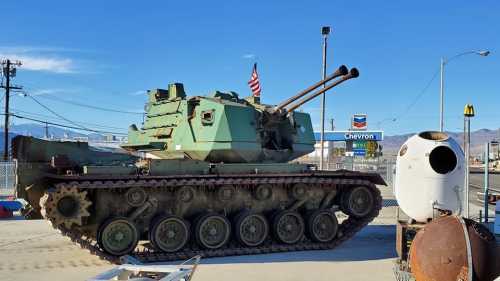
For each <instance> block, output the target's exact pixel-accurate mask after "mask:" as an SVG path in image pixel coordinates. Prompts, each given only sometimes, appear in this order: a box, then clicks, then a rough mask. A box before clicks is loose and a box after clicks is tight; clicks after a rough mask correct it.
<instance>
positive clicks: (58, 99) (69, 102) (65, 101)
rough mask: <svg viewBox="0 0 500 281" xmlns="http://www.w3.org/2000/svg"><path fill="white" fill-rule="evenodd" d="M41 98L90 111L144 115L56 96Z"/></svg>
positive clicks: (47, 95) (41, 96)
mask: <svg viewBox="0 0 500 281" xmlns="http://www.w3.org/2000/svg"><path fill="white" fill-rule="evenodd" d="M40 98H43V99H49V100H54V101H58V102H62V103H67V104H71V105H75V106H80V107H85V108H90V109H95V110H100V111H106V112H114V113H123V114H134V115H143V114H144V113H142V112H134V111H126V110H119V109H111V108H105V107H100V106H95V105H90V104H84V103H80V102H75V101H70V100H66V99H62V98H59V97H55V96H52V95H49V94H45V95H40Z"/></svg>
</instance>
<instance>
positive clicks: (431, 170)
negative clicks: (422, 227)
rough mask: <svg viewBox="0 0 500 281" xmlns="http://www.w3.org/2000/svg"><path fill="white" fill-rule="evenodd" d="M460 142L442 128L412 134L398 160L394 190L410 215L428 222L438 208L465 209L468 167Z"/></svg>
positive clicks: (457, 211) (456, 212) (446, 209)
mask: <svg viewBox="0 0 500 281" xmlns="http://www.w3.org/2000/svg"><path fill="white" fill-rule="evenodd" d="M463 163H464V153H463V151H462V149H461V148H460V145H459V144H458V143H457V142H456V141H455V140H454V139H452V138H450V137H449V136H448V135H447V134H445V133H442V132H422V133H420V134H417V135H415V136H413V137H411V138H409V139H408V140H407V141H406V142H405V143H404V144H403V146H402V147H401V149H400V150H399V153H398V156H397V160H396V179H395V187H394V193H395V196H396V199H397V201H398V204H399V206H400V207H401V209H402V210H403V212H405V213H406V214H407V215H408V216H409V217H410V218H412V219H414V220H416V221H419V222H426V221H428V220H430V219H432V218H433V217H434V214H435V213H436V211H437V210H442V211H450V212H451V213H454V214H460V213H462V211H463V203H462V202H463V195H462V194H463V190H464V189H463V188H464V176H465V168H464V166H463Z"/></svg>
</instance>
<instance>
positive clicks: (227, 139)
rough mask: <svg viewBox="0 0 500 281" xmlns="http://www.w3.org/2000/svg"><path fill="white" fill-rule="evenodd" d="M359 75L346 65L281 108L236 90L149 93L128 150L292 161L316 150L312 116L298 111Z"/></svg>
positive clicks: (172, 88)
mask: <svg viewBox="0 0 500 281" xmlns="http://www.w3.org/2000/svg"><path fill="white" fill-rule="evenodd" d="M358 75H359V73H358V71H357V69H355V68H353V69H351V71H348V69H347V67H345V66H341V67H339V68H338V69H337V70H336V71H335V72H334V73H332V74H331V75H329V76H328V77H326V79H324V80H321V81H319V82H317V83H315V84H314V85H312V86H310V87H309V88H307V89H305V90H303V91H302V92H300V93H298V94H297V95H295V96H293V97H291V98H289V99H287V100H285V101H284V102H282V103H280V104H279V105H277V106H272V105H265V104H260V101H259V100H258V99H256V98H253V97H249V98H246V99H243V98H240V97H239V96H238V94H237V93H235V92H219V91H216V92H214V93H213V94H211V95H209V96H192V97H187V96H186V94H185V91H184V87H183V85H182V84H180V83H175V84H170V85H169V86H168V89H166V90H164V89H155V90H150V91H148V95H149V100H148V102H147V103H146V106H145V110H146V118H145V121H144V125H143V128H142V129H138V128H137V126H136V125H131V126H130V128H129V137H128V143H127V144H125V145H123V148H125V149H127V150H130V151H138V152H145V153H146V154H147V157H148V158H156V159H184V158H186V159H193V160H200V161H207V162H213V163H218V162H225V163H260V162H287V161H290V160H293V159H296V158H298V157H300V156H303V155H305V154H307V153H310V152H312V151H313V150H314V143H315V140H314V134H313V128H312V124H311V118H310V116H309V114H307V113H303V112H298V111H295V110H296V109H297V108H299V107H300V106H302V105H303V104H305V103H307V102H309V101H311V100H312V99H314V98H315V97H317V96H319V95H321V94H323V93H325V92H326V91H328V90H330V89H331V88H333V87H335V86H337V85H339V84H340V83H342V82H344V81H346V80H348V79H351V78H355V77H357V76H358ZM338 77H340V78H339V79H337V80H334V79H335V78H338ZM332 80H333V82H331V83H329V84H327V86H326V87H325V88H322V89H320V90H317V91H316V92H314V93H311V92H313V91H314V90H316V89H317V88H319V87H320V86H322V85H323V84H326V83H328V82H330V81H332Z"/></svg>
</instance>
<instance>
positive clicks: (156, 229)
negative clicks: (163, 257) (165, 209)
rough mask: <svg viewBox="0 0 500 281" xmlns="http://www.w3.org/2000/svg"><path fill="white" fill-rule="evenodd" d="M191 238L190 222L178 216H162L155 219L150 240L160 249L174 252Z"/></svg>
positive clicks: (150, 232)
mask: <svg viewBox="0 0 500 281" xmlns="http://www.w3.org/2000/svg"><path fill="white" fill-rule="evenodd" d="M188 240H189V224H188V223H187V222H186V221H185V220H183V219H182V218H179V217H176V216H160V217H157V218H155V219H154V220H153V223H152V227H151V230H150V231H149V241H151V244H152V245H153V246H154V247H155V248H156V249H158V250H160V251H163V252H167V253H172V252H176V251H178V250H180V249H182V248H183V247H184V246H185V245H186V243H187V242H188Z"/></svg>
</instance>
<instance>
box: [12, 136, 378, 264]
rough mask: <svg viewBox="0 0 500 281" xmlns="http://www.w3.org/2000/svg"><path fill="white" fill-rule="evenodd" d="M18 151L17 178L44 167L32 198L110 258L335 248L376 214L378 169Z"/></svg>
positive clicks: (54, 222) (172, 257)
mask: <svg viewBox="0 0 500 281" xmlns="http://www.w3.org/2000/svg"><path fill="white" fill-rule="evenodd" d="M25 141H26V140H25ZM22 142H23V139H18V140H16V141H15V142H14V145H19V143H22ZM29 143H31V144H34V143H36V146H35V148H36V147H38V146H39V145H41V144H42V143H41V142H38V141H37V142H32V141H29ZM44 145H47V148H50V149H51V148H53V147H52V145H55V146H57V144H55V143H52V142H46V143H45V144H44ZM24 148H25V149H24V150H23V151H24V152H28V151H30V150H31V148H30V147H29V145H26V143H25V146H24ZM18 153H20V154H21V155H18V156H19V159H21V160H22V165H20V166H19V167H20V170H19V171H18V175H19V176H20V177H23V175H25V174H32V175H33V174H35V171H40V173H41V174H39V175H38V176H36V177H34V176H33V177H31V179H36V188H28V189H25V192H26V194H28V197H29V198H30V202H32V204H36V206H33V207H35V209H38V208H39V211H40V214H41V215H42V216H43V217H44V218H45V219H47V220H49V221H50V222H51V223H52V225H53V226H54V227H55V228H58V229H60V230H61V233H63V234H65V235H67V236H69V237H71V239H72V240H73V241H75V242H76V243H78V244H80V245H81V246H82V247H84V248H88V249H90V250H91V251H92V253H94V254H97V255H99V256H101V257H103V258H105V259H108V260H110V261H112V262H116V263H119V262H120V261H119V257H120V256H122V255H125V254H128V255H132V256H134V257H136V258H137V259H139V260H142V261H160V260H177V259H185V258H186V257H190V256H193V255H196V254H201V255H203V256H205V257H208V256H226V255H241V254H255V253H267V252H277V251H297V250H314V249H330V248H334V247H335V246H337V245H338V244H340V243H341V242H343V241H346V240H348V239H349V238H350V237H352V236H353V235H354V234H355V233H356V232H357V231H359V230H360V229H361V228H362V227H363V226H364V225H366V224H368V223H369V222H370V221H371V220H373V218H374V217H376V216H377V214H378V211H379V210H380V208H381V201H382V200H381V197H380V192H379V190H378V188H377V187H376V185H378V184H380V185H383V184H385V183H384V181H383V180H382V179H381V177H380V176H379V175H378V174H371V173H360V172H352V171H318V170H315V169H314V168H312V167H310V166H309V165H306V164H297V163H295V164H222V163H219V164H213V163H207V162H203V161H192V160H149V161H143V162H139V163H138V165H137V166H120V165H95V164H94V165H90V164H92V161H85V164H89V165H83V163H82V162H80V163H76V164H77V165H76V166H73V167H71V168H68V167H66V168H64V167H63V166H58V165H57V163H55V162H53V161H52V163H51V161H47V160H48V159H42V158H37V159H36V161H34V162H29V161H30V157H29V155H25V154H23V153H21V151H19V150H18ZM48 158H52V157H48ZM35 164H36V165H35ZM78 164H80V165H83V166H78ZM41 167H44V168H43V169H41ZM35 169H36V170H35ZM40 179H41V180H40ZM22 183H23V184H25V185H27V186H33V183H31V184H30V183H29V182H27V181H26V180H24V181H23V182H22ZM20 189H22V188H21V187H20ZM360 199H361V201H363V200H364V203H363V202H362V203H359V202H360V201H359V200H360ZM35 202H36V203H35ZM117 229H118V230H117ZM221 233H225V234H224V235H222V234H221ZM109 237H111V238H109ZM113 237H114V238H113ZM169 237H170V238H169ZM124 239H125V240H124ZM127 239H128V240H127ZM217 239H222V240H221V241H218V240H217ZM123 241H125V242H126V241H129V242H130V245H129V244H128V243H125V242H123ZM214 241H215V242H217V241H218V242H220V243H215V242H214ZM214 243H215V244H214Z"/></svg>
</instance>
